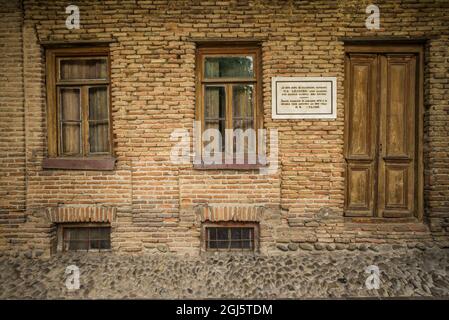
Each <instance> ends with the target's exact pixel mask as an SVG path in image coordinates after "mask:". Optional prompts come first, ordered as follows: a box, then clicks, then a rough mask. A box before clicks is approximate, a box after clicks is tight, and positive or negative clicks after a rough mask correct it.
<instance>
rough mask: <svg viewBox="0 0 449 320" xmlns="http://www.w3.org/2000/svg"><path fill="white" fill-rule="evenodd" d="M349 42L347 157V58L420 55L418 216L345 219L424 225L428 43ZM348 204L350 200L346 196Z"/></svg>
mask: <svg viewBox="0 0 449 320" xmlns="http://www.w3.org/2000/svg"><path fill="white" fill-rule="evenodd" d="M342 41H344V42H345V47H344V49H345V84H344V86H345V101H344V104H345V120H344V121H345V130H344V141H345V156H346V149H347V141H348V134H349V133H348V121H349V120H348V114H347V108H348V105H349V100H348V99H349V94H348V93H349V87H348V85H349V81H348V79H349V68H348V60H347V58H346V56H347V54H350V53H361V54H367V53H373V54H384V53H399V54H416V56H417V66H416V68H417V70H416V72H417V74H418V75H417V90H418V92H416V97H417V99H416V102H417V105H416V120H415V125H416V129H415V130H416V131H417V132H416V151H415V153H416V162H417V168H416V176H415V180H416V182H415V183H416V184H415V187H416V198H415V207H416V211H415V216H414V217H405V218H402V217H398V218H391V217H389V218H385V217H355V216H345V221H347V222H354V223H368V224H371V223H414V222H418V223H421V222H423V221H424V151H423V147H424V50H425V43H426V39H394V38H393V39H389V38H387V39H382V38H380V39H372V38H368V39H363V38H362V39H357V38H355V39H350V38H349V39H342ZM347 187H348V186H347V181H345V193H346V192H347V191H346V189H347ZM345 203H346V196H345Z"/></svg>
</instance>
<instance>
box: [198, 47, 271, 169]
mask: <svg viewBox="0 0 449 320" xmlns="http://www.w3.org/2000/svg"><path fill="white" fill-rule="evenodd" d="M240 55H241V56H244V55H246V56H248V55H251V56H253V57H254V78H217V79H204V73H203V71H204V64H205V58H206V57H210V56H240ZM236 83H241V84H254V90H255V93H254V97H255V99H254V106H253V112H254V113H253V114H254V118H253V121H254V122H253V123H254V130H255V132H256V148H257V147H258V137H257V133H258V129H262V128H263V106H262V50H261V47H260V44H259V43H252V42H232V43H227V42H222V41H219V42H210V43H207V42H205V43H198V44H197V50H196V82H195V85H196V110H195V119H196V120H197V121H200V122H201V133H200V137H199V139H200V141H197V143H196V148H195V149H196V150H195V153H196V154H197V156H196V157H197V158H199V159H201V164H194V168H195V169H212V170H213V169H237V170H251V169H258V168H260V167H261V166H262V165H261V164H259V163H255V164H248V163H244V164H236V163H235V161H234V163H233V164H225V163H222V164H204V163H203V162H202V154H203V142H202V139H201V137H202V133H203V131H204V128H205V124H204V97H205V95H204V88H205V85H206V84H208V85H223V86H225V87H226V86H228V88H229V86H230V85H232V84H236ZM229 91H230V90H229V89H226V122H225V123H226V125H225V128H226V129H230V128H232V116H233V112H232V111H233V110H232V99H231V96H232V94H231V93H230V92H229ZM194 138H195V139H197V137H194ZM223 139H224V137H223ZM198 155H199V156H198ZM257 158H258V157H257V149H256V159H257Z"/></svg>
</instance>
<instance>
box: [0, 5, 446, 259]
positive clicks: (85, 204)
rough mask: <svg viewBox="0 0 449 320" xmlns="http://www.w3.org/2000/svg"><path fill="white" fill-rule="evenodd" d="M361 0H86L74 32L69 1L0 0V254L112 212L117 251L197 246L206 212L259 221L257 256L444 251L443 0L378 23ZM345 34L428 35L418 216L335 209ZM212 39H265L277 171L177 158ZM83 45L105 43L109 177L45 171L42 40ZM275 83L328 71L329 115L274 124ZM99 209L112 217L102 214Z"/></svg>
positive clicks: (267, 120)
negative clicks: (377, 219)
mask: <svg viewBox="0 0 449 320" xmlns="http://www.w3.org/2000/svg"><path fill="white" fill-rule="evenodd" d="M370 3H371V1H365V0H362V1H359V0H357V1H355V0H354V1H353V0H338V1H331V0H320V1H313V0H309V1H286V0H278V1H271V0H230V1H215V0H211V1H199V0H191V1H166V0H161V1H151V0H148V1H118V0H104V1H87V0H79V1H75V2H74V3H72V4H76V5H78V6H79V8H80V15H81V28H80V29H78V30H68V29H67V28H66V26H65V19H66V17H67V14H66V13H65V7H66V6H67V5H68V3H67V2H66V1H59V0H56V1H44V0H23V1H18V0H8V1H6V0H4V1H1V6H0V18H1V23H0V48H1V52H2V54H1V55H0V79H1V82H0V106H1V114H0V130H1V137H0V142H1V144H0V150H1V158H0V164H1V166H0V176H1V188H0V210H1V211H0V223H1V224H0V228H1V229H0V231H1V232H0V249H1V250H19V251H32V252H34V254H35V255H41V254H44V255H48V254H49V253H50V250H51V247H52V243H53V241H54V238H55V234H56V233H55V222H61V221H109V220H112V221H111V225H112V248H113V250H114V251H117V252H141V251H155V252H158V250H159V251H163V252H166V251H172V252H179V253H183V252H190V253H193V254H195V253H199V252H200V250H199V248H200V245H201V243H200V229H201V222H202V221H205V219H209V220H211V219H212V220H213V219H215V220H222V221H226V220H229V221H234V220H237V221H256V222H259V223H260V237H261V238H260V245H261V247H260V250H261V252H262V253H274V252H280V251H279V249H281V250H284V251H285V250H297V248H298V246H299V247H300V248H302V249H305V250H309V249H318V250H320V249H323V248H327V249H329V250H333V249H334V248H337V249H341V248H357V247H362V248H363V246H366V245H367V244H373V243H374V244H383V243H389V244H401V245H404V244H408V245H413V244H415V243H417V242H428V243H431V242H436V243H439V244H443V245H447V243H448V232H449V140H448V137H449V102H448V101H449V51H448V48H449V27H448V25H449V17H448V14H447V12H448V10H449V2H448V1H447V0H402V1H399V0H394V1H390V0H382V1H376V3H375V4H376V5H378V6H379V8H380V10H381V29H380V30H375V31H373V30H368V29H367V28H366V27H365V19H366V17H367V14H366V13H365V8H366V6H367V5H368V4H370ZM342 37H345V38H350V37H371V38H375V37H406V38H427V39H428V41H427V42H426V47H425V77H424V79H425V83H424V92H425V96H424V100H425V114H424V137H425V143H424V159H425V161H424V162H425V163H424V165H425V170H424V171H425V172H424V173H425V180H424V181H425V187H424V189H425V192H424V201H425V213H424V216H425V220H424V221H423V222H408V223H397V222H396V223H360V222H351V221H347V220H345V218H344V217H343V203H344V158H343V147H344V142H343V132H344V129H345V128H344V86H343V83H344V43H343V41H342V40H341V39H342ZM217 38H220V39H227V40H230V41H232V40H237V39H246V40H248V39H256V40H259V41H261V46H262V65H263V76H262V81H263V109H264V117H263V123H264V127H265V128H266V129H277V130H278V131H279V170H278V171H277V172H276V173H273V174H269V175H261V174H259V172H258V170H198V169H194V168H193V165H176V164H172V163H171V162H170V150H171V148H172V147H173V145H174V143H175V142H174V141H171V140H170V134H171V132H172V131H173V130H174V129H179V128H186V129H188V130H189V131H192V123H193V120H194V118H195V52H196V42H197V41H199V40H207V39H217ZM80 40H86V41H92V40H97V41H111V42H110V44H109V46H110V53H111V77H112V85H111V87H112V119H113V122H112V126H113V142H114V153H115V155H116V157H117V162H116V165H115V169H114V170H113V171H83V170H44V169H43V168H42V162H43V159H44V158H45V157H46V156H47V140H46V139H47V127H46V121H47V118H46V98H45V97H46V96H45V95H46V88H45V54H44V53H45V47H44V44H45V43H49V42H52V41H53V42H57V41H61V42H63V41H65V42H70V41H71V42H77V41H78V42H79V41H80ZM273 76H335V77H337V79H338V97H337V98H338V100H337V101H338V102H337V104H338V113H337V119H336V120H332V121H323V120H321V121H318V120H272V118H271V78H272V77H273ZM67 208H68V209H67ZM97 208H100V209H97ZM96 210H100V211H101V210H103V211H105V213H104V214H105V215H106V216H102V217H95V212H96ZM52 213H53V216H52ZM64 214H66V216H64ZM67 215H68V216H67ZM207 217H209V218H207ZM82 219H85V220H82ZM92 219H93V220H92Z"/></svg>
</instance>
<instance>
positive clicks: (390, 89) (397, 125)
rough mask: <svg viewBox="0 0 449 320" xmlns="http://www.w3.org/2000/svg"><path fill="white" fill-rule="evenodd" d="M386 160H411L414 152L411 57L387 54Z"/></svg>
mask: <svg viewBox="0 0 449 320" xmlns="http://www.w3.org/2000/svg"><path fill="white" fill-rule="evenodd" d="M383 61H386V63H387V79H386V81H387V82H386V83H385V85H386V86H387V100H386V103H387V105H386V106H385V107H386V109H385V121H386V134H385V137H386V141H385V157H386V158H389V159H391V158H396V157H399V158H413V155H414V150H415V137H414V135H415V134H414V122H415V97H414V93H415V77H414V75H415V72H416V69H415V67H414V66H415V65H416V60H415V57H414V56H410V55H387V56H386V60H383Z"/></svg>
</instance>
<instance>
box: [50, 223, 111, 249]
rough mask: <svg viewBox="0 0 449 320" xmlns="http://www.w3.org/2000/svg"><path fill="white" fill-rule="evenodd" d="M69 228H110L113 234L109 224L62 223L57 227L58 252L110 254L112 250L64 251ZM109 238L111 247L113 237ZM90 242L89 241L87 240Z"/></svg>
mask: <svg viewBox="0 0 449 320" xmlns="http://www.w3.org/2000/svg"><path fill="white" fill-rule="evenodd" d="M67 228H109V229H110V231H111V232H110V236H111V234H112V228H111V225H110V224H108V223H60V224H58V225H57V231H56V232H57V249H56V250H57V252H108V251H111V250H112V249H87V250H64V229H67ZM110 236H109V241H110V247H111V237H110ZM86 241H88V240H86Z"/></svg>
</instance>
